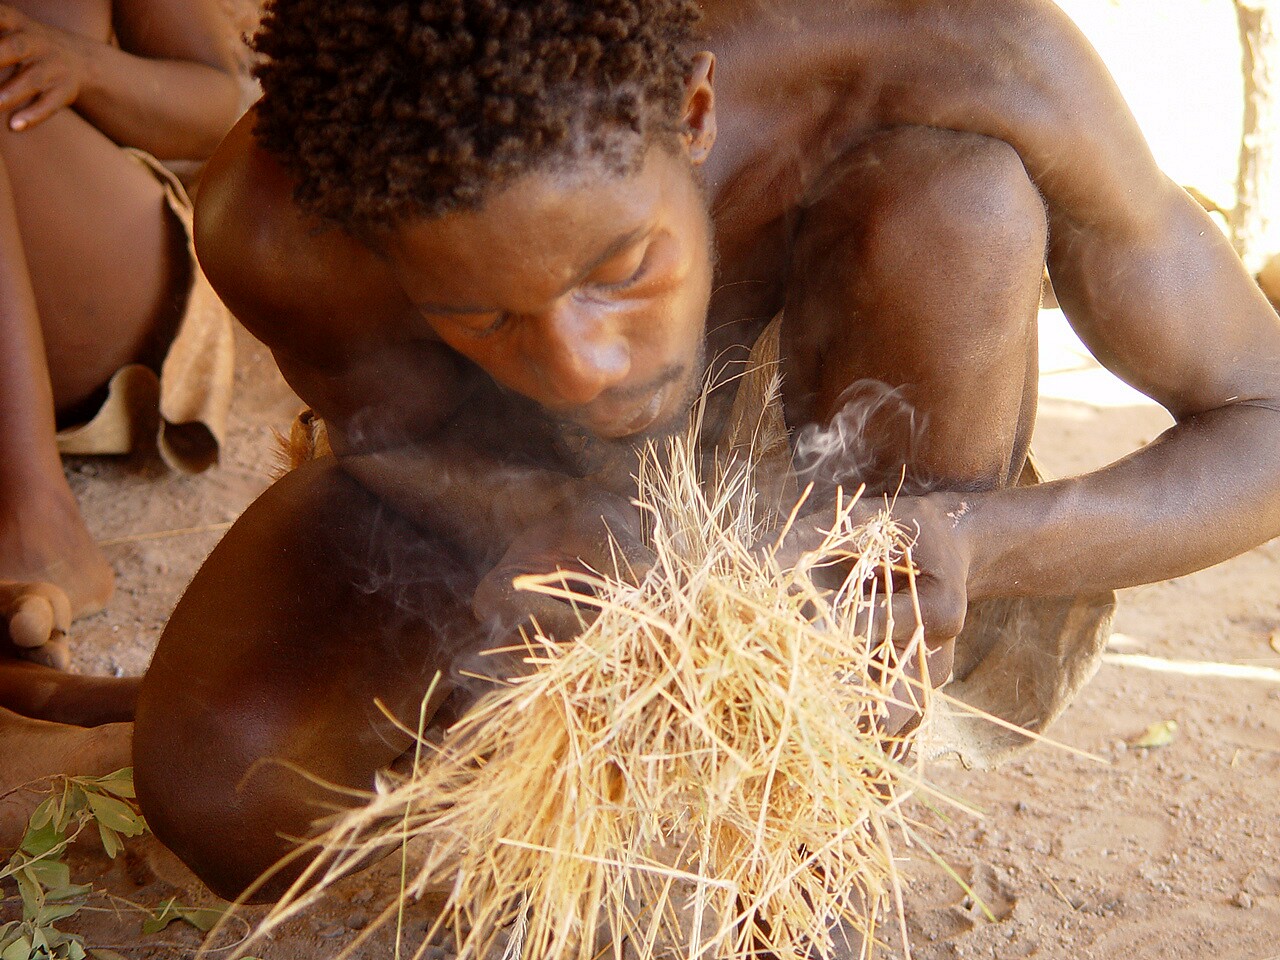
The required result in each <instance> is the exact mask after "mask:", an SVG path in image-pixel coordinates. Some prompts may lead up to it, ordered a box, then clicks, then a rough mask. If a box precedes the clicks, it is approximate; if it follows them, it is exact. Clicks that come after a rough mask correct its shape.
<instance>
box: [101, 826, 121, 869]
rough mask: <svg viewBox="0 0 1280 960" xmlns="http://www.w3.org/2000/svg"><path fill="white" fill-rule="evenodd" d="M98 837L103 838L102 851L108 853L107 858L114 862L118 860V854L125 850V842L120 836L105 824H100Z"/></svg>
mask: <svg viewBox="0 0 1280 960" xmlns="http://www.w3.org/2000/svg"><path fill="white" fill-rule="evenodd" d="M98 836H100V837H101V838H102V849H103V850H105V851H106V853H107V856H108V857H110V858H111V859H112V860H114V859H115V858H116V854H118V853H119V852H120V851H121V850H123V849H124V841H122V840H121V839H120V834H118V833H116V832H115V831H114V830H112V829H111V828H110V827H108V826H107V825H106V824H105V823H99V824H98Z"/></svg>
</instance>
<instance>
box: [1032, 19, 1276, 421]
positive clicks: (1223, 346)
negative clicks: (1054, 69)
mask: <svg viewBox="0 0 1280 960" xmlns="http://www.w3.org/2000/svg"><path fill="white" fill-rule="evenodd" d="M1046 20H1047V22H1048V23H1049V24H1050V27H1049V31H1050V33H1049V35H1050V36H1051V38H1052V39H1051V42H1050V44H1049V48H1048V50H1047V51H1041V52H1042V54H1047V55H1048V56H1050V58H1051V59H1052V61H1053V62H1054V63H1055V65H1057V66H1058V68H1059V70H1060V72H1061V74H1062V75H1063V76H1064V77H1065V78H1066V80H1065V81H1063V82H1062V83H1061V85H1060V86H1051V87H1049V88H1048V89H1049V91H1050V93H1051V95H1052V97H1053V98H1055V99H1056V104H1055V105H1054V106H1052V107H1051V114H1050V116H1051V117H1053V118H1054V119H1053V122H1051V123H1049V124H1045V125H1037V126H1033V127H1032V128H1031V129H1029V130H1027V131H1025V132H1023V133H1022V136H1023V137H1025V141H1026V142H1025V143H1024V144H1022V145H1021V148H1020V152H1022V153H1023V156H1024V162H1026V164H1027V168H1028V173H1029V174H1030V176H1031V177H1032V179H1033V180H1034V181H1035V182H1036V183H1037V185H1038V186H1039V187H1040V189H1041V191H1042V193H1043V194H1044V196H1045V199H1046V202H1047V205H1048V209H1049V272H1050V275H1051V277H1052V279H1053V283H1054V289H1055V291H1056V293H1057V295H1058V299H1059V302H1060V303H1061V304H1062V307H1063V310H1064V312H1065V313H1066V315H1067V318H1068V319H1069V320H1070V321H1071V324H1072V326H1073V327H1074V328H1075V330H1076V332H1077V333H1078V334H1079V336H1080V337H1081V339H1082V340H1083V341H1084V342H1085V344H1086V345H1087V346H1088V347H1089V349H1090V350H1091V351H1092V352H1093V353H1094V355H1095V356H1096V357H1097V358H1098V360H1099V361H1100V362H1101V363H1102V364H1103V365H1105V366H1106V367H1107V368H1108V369H1110V370H1111V371H1112V372H1114V373H1115V374H1116V375H1117V376H1119V377H1121V378H1122V379H1124V380H1125V381H1127V382H1128V383H1130V384H1131V385H1133V386H1134V387H1135V388H1137V389H1139V390H1141V391H1142V392H1143V393H1145V394H1147V395H1148V396H1150V397H1152V398H1153V399H1155V400H1157V401H1158V402H1160V403H1161V404H1163V405H1164V406H1165V407H1166V408H1168V409H1169V411H1170V412H1171V413H1173V414H1174V416H1176V417H1184V416H1192V415H1195V414H1197V413H1202V412H1205V411H1207V410H1211V409H1215V408H1218V407H1222V406H1225V405H1227V404H1229V403H1234V402H1241V401H1259V402H1276V401H1277V400H1280V320H1278V319H1277V316H1276V313H1275V311H1274V310H1273V309H1272V308H1271V307H1270V305H1269V304H1268V303H1267V300H1266V298H1265V297H1264V296H1263V295H1262V293H1261V291H1260V290H1259V289H1258V287H1257V285H1256V284H1255V283H1254V282H1253V280H1252V278H1251V277H1249V275H1248V274H1247V273H1246V271H1245V269H1244V267H1243V265H1242V264H1241V263H1240V260H1239V258H1238V257H1237V256H1236V255H1235V253H1234V251H1233V250H1232V248H1231V245H1230V244H1229V243H1228V242H1227V240H1226V238H1225V237H1224V236H1223V234H1222V232H1221V231H1220V230H1219V228H1218V227H1217V225H1216V224H1215V223H1214V222H1213V220H1212V219H1210V217H1209V216H1208V214H1206V213H1205V212H1204V211H1203V210H1202V209H1201V208H1200V206H1199V205H1198V204H1197V203H1196V202H1195V201H1194V200H1192V199H1191V197H1190V196H1189V195H1188V194H1187V193H1186V191H1184V190H1183V189H1182V188H1181V187H1179V186H1177V185H1176V184H1175V183H1173V182H1172V181H1171V180H1169V178H1168V177H1166V176H1165V175H1164V174H1163V173H1162V172H1161V171H1160V169H1159V167H1158V166H1157V164H1156V161H1155V159H1154V157H1153V156H1152V154H1151V151H1150V149H1149V147H1148V146H1147V143H1146V141H1145V139H1144V137H1143V135H1142V133H1141V131H1140V129H1139V127H1138V124H1137V121H1136V120H1135V119H1134V117H1133V114H1132V112H1131V111H1130V110H1129V107H1128V105H1127V104H1126V103H1125V101H1124V99H1123V97H1122V95H1121V94H1120V91H1119V89H1118V88H1117V87H1116V85H1115V83H1114V81H1113V80H1112V78H1111V76H1110V74H1109V73H1108V72H1107V70H1106V68H1105V67H1104V66H1103V65H1102V63H1101V60H1100V59H1099V58H1098V55H1097V53H1096V52H1095V51H1094V50H1093V49H1092V47H1091V46H1090V45H1089V44H1088V42H1087V41H1086V40H1085V39H1084V38H1083V36H1081V35H1080V33H1079V31H1078V30H1076V28H1075V27H1074V25H1072V24H1070V23H1069V22H1068V21H1066V18H1065V15H1063V14H1062V13H1061V12H1060V11H1058V10H1056V9H1055V10H1054V11H1053V12H1052V13H1051V14H1048V15H1047V16H1046ZM1049 102H1051V103H1052V102H1053V101H1049ZM1015 146H1019V145H1018V144H1015Z"/></svg>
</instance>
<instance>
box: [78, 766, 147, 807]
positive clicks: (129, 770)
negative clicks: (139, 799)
mask: <svg viewBox="0 0 1280 960" xmlns="http://www.w3.org/2000/svg"><path fill="white" fill-rule="evenodd" d="M89 782H90V783H92V784H94V785H96V786H97V787H99V788H101V789H103V790H105V791H106V792H107V793H113V794H115V795H116V796H117V797H126V798H128V799H130V800H132V799H133V798H134V797H136V796H137V792H136V791H135V790H134V789H133V767H124V768H123V769H121V770H117V771H116V772H115V773H109V774H107V775H106V776H105V777H98V778H97V779H95V780H91V781H89Z"/></svg>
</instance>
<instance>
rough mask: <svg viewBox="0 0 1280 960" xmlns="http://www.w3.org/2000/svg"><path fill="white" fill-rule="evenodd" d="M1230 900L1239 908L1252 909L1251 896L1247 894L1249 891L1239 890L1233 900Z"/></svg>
mask: <svg viewBox="0 0 1280 960" xmlns="http://www.w3.org/2000/svg"><path fill="white" fill-rule="evenodd" d="M1231 902H1232V903H1234V904H1235V905H1236V906H1237V907H1239V908H1240V909H1241V910H1252V909H1253V897H1251V896H1249V893H1248V891H1247V890H1241V891H1240V892H1239V893H1237V894H1236V898H1235V900H1233V901H1231Z"/></svg>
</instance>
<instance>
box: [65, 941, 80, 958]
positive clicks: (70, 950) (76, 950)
mask: <svg viewBox="0 0 1280 960" xmlns="http://www.w3.org/2000/svg"><path fill="white" fill-rule="evenodd" d="M67 960H84V947H83V945H81V943H80V941H79V940H68V941H67Z"/></svg>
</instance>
